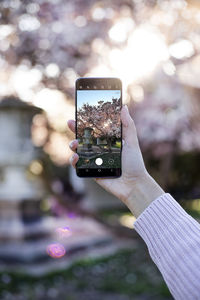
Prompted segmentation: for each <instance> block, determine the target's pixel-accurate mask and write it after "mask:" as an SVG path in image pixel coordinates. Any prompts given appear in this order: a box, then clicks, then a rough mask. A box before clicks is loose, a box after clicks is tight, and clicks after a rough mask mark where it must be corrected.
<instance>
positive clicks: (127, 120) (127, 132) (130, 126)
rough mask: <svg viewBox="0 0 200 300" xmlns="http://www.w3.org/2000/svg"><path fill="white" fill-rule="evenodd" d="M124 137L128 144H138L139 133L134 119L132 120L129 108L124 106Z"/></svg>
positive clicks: (122, 118)
mask: <svg viewBox="0 0 200 300" xmlns="http://www.w3.org/2000/svg"><path fill="white" fill-rule="evenodd" d="M121 121H122V137H123V140H124V142H125V143H126V144H128V145H135V144H136V143H137V132H136V128H135V124H134V121H133V119H132V118H131V116H130V114H129V110H128V106H127V105H124V106H123V107H122V110H121Z"/></svg>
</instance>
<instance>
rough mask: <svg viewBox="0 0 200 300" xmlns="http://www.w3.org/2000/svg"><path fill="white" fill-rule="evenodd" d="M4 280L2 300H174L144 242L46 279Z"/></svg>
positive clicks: (0, 283)
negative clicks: (133, 247)
mask: <svg viewBox="0 0 200 300" xmlns="http://www.w3.org/2000/svg"><path fill="white" fill-rule="evenodd" d="M0 279H1V281H0V291H1V292H0V298H1V300H6V299H7V300H35V299H37V300H46V299H62V300H78V299H80V298H81V299H82V300H102V299H103V300H132V299H135V300H150V299H152V300H167V299H173V298H172V297H171V296H170V293H169V291H168V289H167V287H166V285H165V283H164V281H163V279H162V277H161V274H160V272H159V271H158V269H157V267H156V266H155V265H154V263H153V262H152V261H151V259H150V257H149V255H148V252H147V249H146V247H145V245H144V243H143V242H142V241H140V242H139V244H138V247H137V248H135V249H134V250H131V249H127V250H120V251H118V252H117V253H116V254H114V255H111V256H107V257H104V258H98V259H89V258H88V259H85V260H81V261H79V262H76V263H75V264H74V265H72V266H71V267H70V268H69V269H68V270H65V271H58V272H54V273H51V274H48V275H46V276H44V277H40V278H34V277H31V276H27V275H25V274H17V273H6V274H5V273H4V274H1V275H0Z"/></svg>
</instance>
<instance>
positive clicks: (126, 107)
mask: <svg viewBox="0 0 200 300" xmlns="http://www.w3.org/2000/svg"><path fill="white" fill-rule="evenodd" d="M124 107H125V109H126V110H127V112H129V110H128V106H127V104H125V105H124Z"/></svg>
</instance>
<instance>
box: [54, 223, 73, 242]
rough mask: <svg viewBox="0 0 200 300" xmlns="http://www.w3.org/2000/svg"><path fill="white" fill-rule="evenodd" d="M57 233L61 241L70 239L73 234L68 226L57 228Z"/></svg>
mask: <svg viewBox="0 0 200 300" xmlns="http://www.w3.org/2000/svg"><path fill="white" fill-rule="evenodd" d="M55 232H56V234H57V235H58V238H60V239H64V238H68V237H70V236H71V235H72V232H71V230H70V228H69V227H68V226H64V227H58V228H56V230H55Z"/></svg>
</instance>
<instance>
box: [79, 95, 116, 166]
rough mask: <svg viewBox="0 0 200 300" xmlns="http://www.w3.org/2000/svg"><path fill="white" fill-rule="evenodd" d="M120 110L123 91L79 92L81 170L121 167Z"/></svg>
mask: <svg viewBox="0 0 200 300" xmlns="http://www.w3.org/2000/svg"><path fill="white" fill-rule="evenodd" d="M120 110H121V91H120V90H78V91H77V139H78V142H79V145H78V149H77V153H78V155H79V161H78V163H77V167H78V168H99V167H100V168H120V167H121V120H120ZM98 158H100V159H101V160H100V161H101V165H100V166H99V165H98V164H97V163H96V162H97V159H98Z"/></svg>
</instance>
